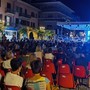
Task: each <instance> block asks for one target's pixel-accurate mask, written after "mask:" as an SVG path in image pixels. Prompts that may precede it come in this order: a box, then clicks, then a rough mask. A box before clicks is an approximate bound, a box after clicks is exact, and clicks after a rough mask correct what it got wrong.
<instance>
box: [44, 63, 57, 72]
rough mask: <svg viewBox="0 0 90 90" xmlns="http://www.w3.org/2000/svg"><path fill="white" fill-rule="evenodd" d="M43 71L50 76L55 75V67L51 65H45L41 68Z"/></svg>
mask: <svg viewBox="0 0 90 90" xmlns="http://www.w3.org/2000/svg"><path fill="white" fill-rule="evenodd" d="M43 70H46V71H48V72H50V73H51V74H54V73H56V70H55V66H54V64H53V63H46V64H45V65H44V67H43Z"/></svg>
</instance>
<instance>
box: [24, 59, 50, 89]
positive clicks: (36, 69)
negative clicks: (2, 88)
mask: <svg viewBox="0 0 90 90" xmlns="http://www.w3.org/2000/svg"><path fill="white" fill-rule="evenodd" d="M41 67H42V64H41V61H40V60H35V61H32V62H31V68H32V71H33V73H34V74H35V75H34V76H33V77H32V78H28V79H26V82H25V86H26V88H27V89H30V90H51V89H50V81H49V80H48V79H47V78H45V77H42V76H41V75H40V71H41Z"/></svg>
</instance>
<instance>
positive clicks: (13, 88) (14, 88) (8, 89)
mask: <svg viewBox="0 0 90 90" xmlns="http://www.w3.org/2000/svg"><path fill="white" fill-rule="evenodd" d="M5 90H21V88H20V87H17V86H8V85H5Z"/></svg>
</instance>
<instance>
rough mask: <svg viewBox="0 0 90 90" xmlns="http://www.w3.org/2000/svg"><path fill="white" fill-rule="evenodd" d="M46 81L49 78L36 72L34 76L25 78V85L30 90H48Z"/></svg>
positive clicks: (47, 81)
mask: <svg viewBox="0 0 90 90" xmlns="http://www.w3.org/2000/svg"><path fill="white" fill-rule="evenodd" d="M48 83H49V80H48V79H47V78H45V77H42V76H40V75H39V74H37V75H35V76H34V77H32V78H30V79H27V81H26V87H27V88H30V89H31V90H50V89H49V87H47V85H48ZM46 88H47V89H46Z"/></svg>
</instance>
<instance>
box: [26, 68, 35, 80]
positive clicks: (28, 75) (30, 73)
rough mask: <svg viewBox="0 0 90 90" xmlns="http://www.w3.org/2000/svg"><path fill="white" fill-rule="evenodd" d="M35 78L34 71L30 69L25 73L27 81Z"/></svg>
mask: <svg viewBox="0 0 90 90" xmlns="http://www.w3.org/2000/svg"><path fill="white" fill-rule="evenodd" d="M33 76H34V74H33V72H32V70H31V69H28V70H27V71H26V73H25V79H27V78H30V77H33Z"/></svg>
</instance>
